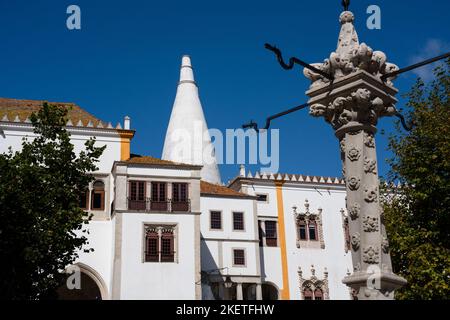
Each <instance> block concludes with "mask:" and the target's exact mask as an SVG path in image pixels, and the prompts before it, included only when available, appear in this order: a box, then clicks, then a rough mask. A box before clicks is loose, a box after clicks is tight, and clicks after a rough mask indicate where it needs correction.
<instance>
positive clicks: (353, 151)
mask: <svg viewBox="0 0 450 320" xmlns="http://www.w3.org/2000/svg"><path fill="white" fill-rule="evenodd" d="M360 156H361V150H360V149H358V148H357V147H355V146H354V145H350V147H349V149H348V153H347V158H348V159H349V160H350V161H358V160H359V157H360Z"/></svg>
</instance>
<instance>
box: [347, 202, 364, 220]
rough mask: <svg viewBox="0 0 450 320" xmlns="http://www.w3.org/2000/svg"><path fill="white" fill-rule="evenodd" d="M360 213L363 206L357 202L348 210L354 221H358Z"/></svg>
mask: <svg viewBox="0 0 450 320" xmlns="http://www.w3.org/2000/svg"><path fill="white" fill-rule="evenodd" d="M360 212H361V206H360V205H359V203H356V202H355V203H354V204H352V206H351V207H350V208H349V209H348V213H349V214H350V218H352V220H356V219H357V218H358V217H359V213H360Z"/></svg>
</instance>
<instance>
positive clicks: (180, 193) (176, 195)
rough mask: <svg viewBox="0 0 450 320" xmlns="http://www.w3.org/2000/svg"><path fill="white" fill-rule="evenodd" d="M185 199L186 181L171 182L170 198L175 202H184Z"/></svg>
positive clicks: (186, 197)
mask: <svg viewBox="0 0 450 320" xmlns="http://www.w3.org/2000/svg"><path fill="white" fill-rule="evenodd" d="M187 199H188V196H187V183H173V184H172V200H173V201H175V202H186V201H187Z"/></svg>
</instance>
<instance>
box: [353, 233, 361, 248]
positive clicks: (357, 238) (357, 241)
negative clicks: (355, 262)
mask: <svg viewBox="0 0 450 320" xmlns="http://www.w3.org/2000/svg"><path fill="white" fill-rule="evenodd" d="M351 243H352V248H353V250H355V251H358V249H359V245H360V244H361V235H360V234H359V232H356V233H355V234H354V235H353V236H352V240H351Z"/></svg>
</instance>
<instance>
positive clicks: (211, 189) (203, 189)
mask: <svg viewBox="0 0 450 320" xmlns="http://www.w3.org/2000/svg"><path fill="white" fill-rule="evenodd" d="M200 193H202V194H211V195H217V196H228V197H240V198H241V197H243V198H244V197H252V196H250V195H248V194H245V193H242V192H238V191H235V190H233V189H230V188H228V187H224V186H220V185H217V184H212V183H209V182H206V181H203V180H202V181H200Z"/></svg>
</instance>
